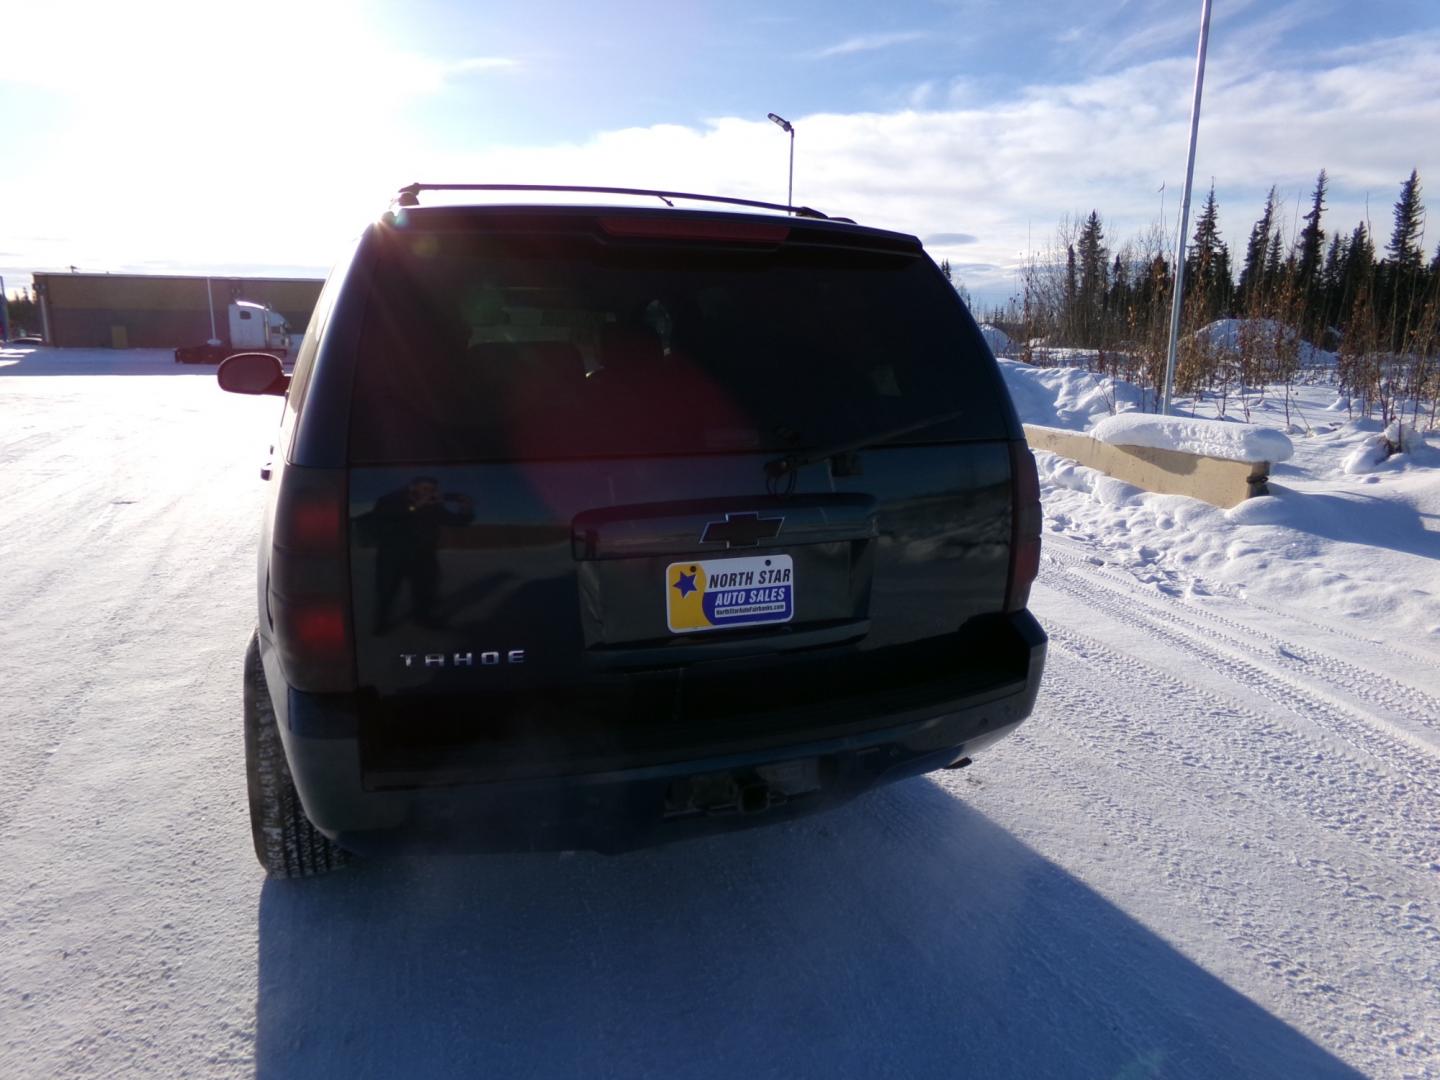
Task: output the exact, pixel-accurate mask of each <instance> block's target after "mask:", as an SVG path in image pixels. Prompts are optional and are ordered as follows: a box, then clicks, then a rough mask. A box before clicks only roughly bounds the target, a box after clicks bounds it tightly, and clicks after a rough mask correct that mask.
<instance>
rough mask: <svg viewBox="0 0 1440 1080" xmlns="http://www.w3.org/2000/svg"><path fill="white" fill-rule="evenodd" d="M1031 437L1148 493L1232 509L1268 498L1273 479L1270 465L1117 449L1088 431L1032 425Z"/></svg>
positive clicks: (1036, 446)
mask: <svg viewBox="0 0 1440 1080" xmlns="http://www.w3.org/2000/svg"><path fill="white" fill-rule="evenodd" d="M1025 438H1026V439H1027V440H1028V441H1029V443H1030V448H1031V449H1032V450H1048V451H1050V452H1051V453H1052V454H1059V455H1061V456H1062V457H1067V458H1070V459H1072V460H1074V461H1078V462H1079V463H1080V464H1081V465H1088V466H1089V467H1090V468H1092V469H1099V470H1100V471H1101V472H1103V473H1105V474H1106V475H1108V476H1113V477H1115V479H1117V480H1124V481H1125V482H1126V483H1127V484H1134V485H1135V486H1136V487H1138V488H1144V489H1145V490H1146V491H1155V492H1160V493H1161V494H1164V495H1188V496H1189V497H1190V498H1192V499H1201V500H1203V501H1205V502H1207V503H1210V504H1211V505H1212V506H1219V507H1222V508H1223V509H1226V510H1228V509H1229V508H1230V507H1232V506H1237V505H1239V504H1240V503H1242V502H1244V501H1245V500H1246V499H1248V498H1251V497H1252V496H1255V495H1264V494H1266V487H1265V485H1266V482H1267V481H1268V480H1269V479H1270V463H1269V462H1268V461H1255V462H1252V461H1228V460H1226V459H1224V458H1217V457H1204V456H1201V455H1198V454H1186V453H1182V452H1180V451H1178V450H1154V449H1151V448H1150V447H1148V446H1112V445H1110V444H1109V443H1103V442H1100V441H1099V440H1098V439H1092V438H1091V437H1090V436H1089V435H1086V434H1085V433H1084V432H1082V431H1066V430H1064V429H1063V428H1051V427H1041V426H1040V425H1039V424H1026V425H1025Z"/></svg>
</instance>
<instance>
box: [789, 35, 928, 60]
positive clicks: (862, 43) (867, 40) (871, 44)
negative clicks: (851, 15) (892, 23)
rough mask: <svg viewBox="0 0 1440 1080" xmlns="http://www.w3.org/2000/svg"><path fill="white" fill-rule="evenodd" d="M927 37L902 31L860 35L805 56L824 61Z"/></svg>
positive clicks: (905, 43) (906, 43)
mask: <svg viewBox="0 0 1440 1080" xmlns="http://www.w3.org/2000/svg"><path fill="white" fill-rule="evenodd" d="M929 36H930V35H929V34H928V33H927V32H926V31H924V30H902V31H898V32H895V33H891V34H862V35H860V36H858V37H852V38H846V39H845V40H844V41H841V42H839V43H837V44H835V45H828V46H826V47H825V48H823V49H816V50H815V51H814V52H811V53H807V54H806V55H808V56H811V57H813V58H814V59H816V60H825V59H828V58H829V57H832V56H850V55H852V54H854V53H860V52H874V51H875V50H877V49H888V48H890V47H891V46H892V45H908V44H910V43H911V42H915V41H923V40H924V39H925V38H927V37H929Z"/></svg>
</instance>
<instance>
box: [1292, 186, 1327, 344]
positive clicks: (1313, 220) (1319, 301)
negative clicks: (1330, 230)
mask: <svg viewBox="0 0 1440 1080" xmlns="http://www.w3.org/2000/svg"><path fill="white" fill-rule="evenodd" d="M1329 186H1330V178H1329V177H1328V176H1326V175H1325V170H1324V169H1321V170H1320V175H1319V176H1317V177H1316V178H1315V191H1314V192H1313V193H1312V194H1311V196H1310V212H1309V213H1308V214H1306V215H1305V227H1304V228H1303V229H1301V230H1300V239H1299V241H1298V242H1297V245H1296V246H1297V249H1298V250H1297V252H1296V266H1295V285H1296V288H1297V289H1298V290H1299V293H1300V303H1301V305H1302V315H1301V318H1302V320H1303V322H1304V327H1303V328H1304V330H1305V331H1306V332H1311V333H1313V332H1314V330H1315V328H1316V327H1317V325H1318V324H1319V323H1320V321H1321V319H1322V312H1321V309H1322V308H1323V306H1324V301H1323V296H1324V294H1323V290H1322V283H1321V267H1322V262H1321V256H1322V253H1323V252H1324V245H1325V230H1324V229H1322V228H1320V215H1321V214H1323V213H1324V212H1325V191H1326V189H1327V188H1328V187H1329Z"/></svg>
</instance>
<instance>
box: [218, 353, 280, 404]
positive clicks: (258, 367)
mask: <svg viewBox="0 0 1440 1080" xmlns="http://www.w3.org/2000/svg"><path fill="white" fill-rule="evenodd" d="M215 378H216V380H217V381H218V382H219V383H220V389H221V390H228V391H229V392H230V393H232V394H275V395H277V396H283V395H284V394H285V392H286V391H287V390H289V389H290V376H289V375H286V374H285V372H284V371H283V370H282V369H281V367H280V361H279V360H276V359H275V357H273V356H271V355H270V354H269V353H262V352H242V353H236V354H235V355H234V356H227V357H226V358H225V360H224V362H223V363H222V364H221V365H220V370H219V371H217V372H216V373H215Z"/></svg>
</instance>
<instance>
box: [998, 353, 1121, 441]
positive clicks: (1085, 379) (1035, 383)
mask: <svg viewBox="0 0 1440 1080" xmlns="http://www.w3.org/2000/svg"><path fill="white" fill-rule="evenodd" d="M1000 374H1001V375H1003V376H1004V378H1005V385H1006V386H1007V387H1008V388H1009V390H1010V399H1011V400H1012V401H1014V403H1015V411H1016V412H1017V413H1019V414H1020V419H1021V421H1022V422H1024V423H1026V424H1039V425H1041V426H1042V427H1054V428H1064V429H1065V430H1067V431H1084V430H1085V429H1086V428H1088V427H1089V426H1090V425H1091V424H1092V423H1094V422H1095V421H1096V420H1097V419H1099V418H1100V417H1102V416H1109V415H1110V414H1111V413H1113V412H1115V411H1116V410H1117V409H1119V410H1121V411H1123V410H1125V409H1133V408H1135V407H1136V406H1137V405H1138V404H1139V403H1140V388H1139V387H1137V386H1135V385H1133V384H1131V383H1128V382H1124V381H1123V380H1120V379H1112V378H1110V377H1109V376H1107V375H1096V374H1094V373H1092V372H1089V371H1084V370H1082V369H1080V368H1076V367H1034V366H1032V365H1030V364H1022V363H1020V362H1019V361H1018V360H1001V361H1000Z"/></svg>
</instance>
